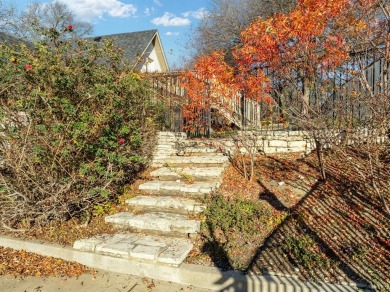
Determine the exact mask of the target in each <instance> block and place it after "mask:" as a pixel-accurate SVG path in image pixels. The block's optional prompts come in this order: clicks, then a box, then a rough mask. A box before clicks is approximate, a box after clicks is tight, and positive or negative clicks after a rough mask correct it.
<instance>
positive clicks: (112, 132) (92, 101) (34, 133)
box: [0, 29, 159, 228]
mask: <svg viewBox="0 0 390 292" xmlns="http://www.w3.org/2000/svg"><path fill="white" fill-rule="evenodd" d="M64 31H65V33H69V34H71V33H72V32H71V31H68V32H67V31H66V29H64ZM62 34H63V33H61V35H62ZM58 35H59V33H58V32H54V31H53V30H50V31H48V32H46V35H45V38H43V39H55V38H56V37H58ZM55 43H56V44H59V45H58V46H50V45H48V44H47V43H45V42H44V41H41V42H37V43H35V44H34V45H33V47H32V48H30V47H27V46H26V45H23V44H22V45H14V46H9V45H7V44H1V45H0V100H1V101H0V103H1V108H0V124H1V129H0V131H1V133H0V141H1V146H0V156H1V159H2V165H1V171H0V179H1V182H0V184H1V186H0V190H1V192H0V205H1V207H0V210H1V218H2V220H3V224H4V225H6V226H8V227H11V228H15V227H17V226H18V223H19V222H21V221H22V220H23V221H24V222H27V223H28V225H31V223H35V224H37V223H45V222H48V221H50V220H53V219H56V220H66V219H68V218H70V217H72V216H75V215H81V214H82V213H83V212H85V211H91V210H92V209H93V206H96V205H98V204H104V203H105V202H106V201H107V200H108V199H109V198H110V197H112V196H115V195H116V194H117V193H118V192H119V190H120V187H121V186H123V185H124V184H125V183H127V182H129V181H130V180H131V179H133V178H134V175H135V174H136V173H137V172H139V171H140V170H142V168H143V167H144V165H145V163H146V162H147V158H148V155H149V154H150V152H151V148H152V146H151V145H152V144H153V143H152V142H151V140H152V139H153V133H154V120H155V117H156V116H157V109H158V108H159V106H158V105H156V104H154V103H153V102H152V101H150V100H149V99H147V98H146V97H147V96H149V95H148V84H147V83H146V82H145V81H143V80H141V79H140V77H139V75H138V74H136V73H134V72H133V71H132V70H131V69H129V68H128V67H127V66H126V64H125V62H124V61H123V60H122V56H121V50H119V49H118V48H115V47H114V46H113V44H112V43H111V42H109V41H108V42H102V43H95V42H91V41H87V40H81V39H72V38H68V39H66V38H65V39H62V40H61V42H55Z"/></svg>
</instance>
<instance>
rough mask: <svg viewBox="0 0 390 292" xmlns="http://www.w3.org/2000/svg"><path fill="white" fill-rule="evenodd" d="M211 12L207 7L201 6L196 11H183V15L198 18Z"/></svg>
mask: <svg viewBox="0 0 390 292" xmlns="http://www.w3.org/2000/svg"><path fill="white" fill-rule="evenodd" d="M208 13H209V12H208V11H207V9H206V8H204V7H202V8H199V9H198V10H196V11H187V12H184V13H182V15H183V16H184V17H193V18H196V19H202V18H203V17H205V16H206V15H207V14H208Z"/></svg>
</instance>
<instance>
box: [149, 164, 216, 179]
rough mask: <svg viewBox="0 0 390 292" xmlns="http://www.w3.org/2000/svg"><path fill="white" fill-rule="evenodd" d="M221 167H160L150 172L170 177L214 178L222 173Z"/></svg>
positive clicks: (158, 175) (153, 174) (156, 175)
mask: <svg viewBox="0 0 390 292" xmlns="http://www.w3.org/2000/svg"><path fill="white" fill-rule="evenodd" d="M223 171H224V168H223V167H185V168H182V167H175V168H174V169H172V168H169V167H161V168H159V169H156V170H154V171H152V172H151V173H150V175H151V176H154V177H172V178H183V179H185V176H189V177H190V178H198V177H199V178H216V177H220V176H221V175H222V174H223Z"/></svg>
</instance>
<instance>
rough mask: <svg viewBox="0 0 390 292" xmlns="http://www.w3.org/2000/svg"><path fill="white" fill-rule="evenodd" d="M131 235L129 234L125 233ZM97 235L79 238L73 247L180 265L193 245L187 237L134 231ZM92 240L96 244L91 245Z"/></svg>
mask: <svg viewBox="0 0 390 292" xmlns="http://www.w3.org/2000/svg"><path fill="white" fill-rule="evenodd" d="M124 235H129V234H124ZM130 235H131V236H123V234H114V235H108V234H106V235H103V236H96V237H93V238H88V239H80V240H77V241H76V242H75V243H74V245H73V248H74V249H78V250H82V251H88V252H96V253H98V254H104V255H110V256H114V257H119V258H129V259H130V258H137V259H142V260H151V261H156V262H160V263H166V264H172V265H180V264H181V263H182V261H183V260H184V259H185V258H186V256H187V254H188V253H189V252H190V251H191V249H192V247H193V245H192V243H190V242H189V241H188V240H187V239H183V238H170V237H163V236H151V235H144V234H140V233H132V234H130ZM91 241H93V242H94V243H95V245H91V244H90V243H91Z"/></svg>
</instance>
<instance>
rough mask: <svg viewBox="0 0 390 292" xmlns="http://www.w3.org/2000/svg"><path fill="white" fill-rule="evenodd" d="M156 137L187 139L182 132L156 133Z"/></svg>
mask: <svg viewBox="0 0 390 292" xmlns="http://www.w3.org/2000/svg"><path fill="white" fill-rule="evenodd" d="M157 137H159V138H160V137H169V138H187V135H186V133H184V132H163V131H160V132H157Z"/></svg>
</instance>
